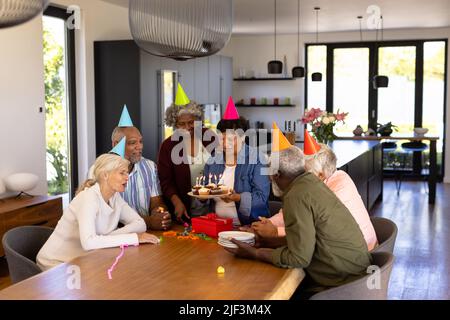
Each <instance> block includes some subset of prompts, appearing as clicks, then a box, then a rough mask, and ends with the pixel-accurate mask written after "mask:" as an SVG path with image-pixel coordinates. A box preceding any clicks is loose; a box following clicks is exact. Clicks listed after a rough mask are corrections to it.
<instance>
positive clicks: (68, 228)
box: [36, 154, 159, 270]
mask: <svg viewBox="0 0 450 320" xmlns="http://www.w3.org/2000/svg"><path fill="white" fill-rule="evenodd" d="M129 164H130V163H129V161H128V160H126V159H123V158H122V157H121V156H118V155H116V154H103V155H101V156H99V157H98V158H97V160H96V161H95V164H94V169H93V175H94V177H93V178H92V179H88V180H86V181H85V182H84V183H83V184H82V185H81V186H80V188H79V190H78V192H77V195H76V196H75V198H74V199H73V200H72V201H71V202H70V204H69V206H68V207H67V209H66V210H65V211H64V213H63V215H62V217H61V219H60V220H59V221H58V224H57V226H56V228H55V230H54V231H53V233H52V235H51V236H50V238H49V239H48V240H47V242H46V243H45V244H44V246H43V247H42V248H41V250H40V251H39V253H38V255H37V258H36V261H37V264H38V266H39V267H40V268H41V269H42V270H47V269H49V268H52V267H54V266H56V265H58V264H60V263H64V262H68V261H70V260H72V259H74V258H76V257H79V256H81V255H83V254H85V253H87V251H89V250H93V249H100V248H110V247H118V246H120V245H138V244H139V243H155V244H156V243H158V242H159V239H158V238H157V237H156V236H154V235H152V234H149V233H146V232H145V230H146V225H145V222H144V220H143V219H142V218H141V217H140V216H139V214H138V213H137V212H136V211H134V210H133V209H132V208H131V207H130V206H129V205H128V204H127V203H126V202H125V201H124V200H123V199H122V197H121V196H120V194H119V192H123V191H124V190H125V187H126V184H127V181H128V166H129ZM119 222H120V223H122V224H123V225H124V226H123V227H121V228H118V224H119Z"/></svg>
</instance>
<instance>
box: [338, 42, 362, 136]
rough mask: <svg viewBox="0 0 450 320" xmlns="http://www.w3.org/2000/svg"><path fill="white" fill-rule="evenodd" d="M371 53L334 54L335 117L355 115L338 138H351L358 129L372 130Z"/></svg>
mask: <svg viewBox="0 0 450 320" xmlns="http://www.w3.org/2000/svg"><path fill="white" fill-rule="evenodd" d="M369 53H370V50H369V48H368V47H362V48H335V49H334V50H333V113H336V112H337V111H339V112H348V113H349V114H351V117H348V119H346V121H345V124H343V125H339V126H337V127H336V128H335V133H336V134H337V135H338V136H339V135H343V134H344V135H345V134H351V133H352V131H353V130H354V129H355V128H356V126H357V125H361V127H362V128H363V129H364V131H366V130H367V129H368V128H367V127H368V126H367V118H368V116H369V86H368V85H367V79H368V78H369V62H370V61H369Z"/></svg>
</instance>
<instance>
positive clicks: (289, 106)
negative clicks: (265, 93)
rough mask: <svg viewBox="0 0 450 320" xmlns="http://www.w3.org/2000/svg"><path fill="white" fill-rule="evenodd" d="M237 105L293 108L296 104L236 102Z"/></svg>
mask: <svg viewBox="0 0 450 320" xmlns="http://www.w3.org/2000/svg"><path fill="white" fill-rule="evenodd" d="M236 107H243V108H247V107H276V108H279V107H281V108H292V107H295V104H239V103H236Z"/></svg>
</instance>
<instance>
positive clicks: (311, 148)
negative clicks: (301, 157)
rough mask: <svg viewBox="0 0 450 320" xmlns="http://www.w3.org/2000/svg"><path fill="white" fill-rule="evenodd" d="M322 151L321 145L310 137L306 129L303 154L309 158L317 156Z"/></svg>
mask: <svg viewBox="0 0 450 320" xmlns="http://www.w3.org/2000/svg"><path fill="white" fill-rule="evenodd" d="M319 150H320V145H319V144H318V143H317V141H316V140H315V139H314V138H313V137H311V136H310V135H309V132H308V130H306V129H305V146H304V148H303V153H304V154H305V155H307V156H310V155H313V154H315V153H316V152H317V151H319Z"/></svg>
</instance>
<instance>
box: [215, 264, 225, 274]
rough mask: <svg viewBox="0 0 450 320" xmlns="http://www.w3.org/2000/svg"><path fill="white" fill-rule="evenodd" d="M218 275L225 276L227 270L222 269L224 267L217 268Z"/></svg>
mask: <svg viewBox="0 0 450 320" xmlns="http://www.w3.org/2000/svg"><path fill="white" fill-rule="evenodd" d="M217 273H219V274H224V273H225V268H224V267H222V266H219V267H217Z"/></svg>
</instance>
